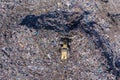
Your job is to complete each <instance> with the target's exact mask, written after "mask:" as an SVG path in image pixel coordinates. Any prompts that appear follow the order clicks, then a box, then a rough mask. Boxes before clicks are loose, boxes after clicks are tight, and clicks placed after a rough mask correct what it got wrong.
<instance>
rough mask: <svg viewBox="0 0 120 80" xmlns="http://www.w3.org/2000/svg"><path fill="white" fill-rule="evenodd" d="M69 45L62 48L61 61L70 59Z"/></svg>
mask: <svg viewBox="0 0 120 80" xmlns="http://www.w3.org/2000/svg"><path fill="white" fill-rule="evenodd" d="M68 51H69V50H68V45H67V44H63V45H62V47H61V60H66V59H67V58H68Z"/></svg>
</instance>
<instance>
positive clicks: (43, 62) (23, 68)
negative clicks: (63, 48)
mask: <svg viewBox="0 0 120 80" xmlns="http://www.w3.org/2000/svg"><path fill="white" fill-rule="evenodd" d="M56 10H62V11H68V12H79V13H80V14H82V12H83V11H90V12H91V13H92V14H90V15H89V16H87V17H86V19H85V20H87V21H91V20H93V21H96V22H97V23H98V24H99V25H100V26H101V27H96V31H98V32H99V33H100V34H101V35H102V36H104V37H105V38H106V39H108V40H109V41H110V42H109V43H110V47H111V49H112V50H113V55H114V61H113V63H114V66H115V69H116V70H118V72H120V61H118V62H117V65H118V66H117V67H116V65H115V61H116V60H117V59H119V58H120V0H108V1H107V0H0V80H120V79H119V77H118V76H116V75H115V74H114V72H109V71H107V67H109V65H108V64H107V59H106V58H105V57H104V56H103V55H102V52H101V51H100V50H99V49H96V47H95V44H94V43H93V41H92V38H88V36H87V35H86V34H85V33H83V32H82V31H81V30H79V29H77V30H73V31H71V33H70V35H71V38H72V42H71V43H70V47H71V51H70V57H69V58H68V59H67V60H65V61H61V60H60V55H61V53H60V51H59V49H60V45H59V44H60V38H61V37H62V35H61V34H59V33H57V32H55V31H52V30H51V31H49V30H44V29H41V30H39V31H38V32H37V31H36V30H35V29H32V28H27V27H26V26H25V25H19V24H20V22H21V21H22V19H23V18H24V17H25V16H27V15H30V14H33V15H36V16H37V15H40V14H45V13H47V12H50V11H51V12H52V11H56ZM87 21H86V22H87ZM113 71H114V70H113Z"/></svg>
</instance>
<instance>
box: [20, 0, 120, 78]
mask: <svg viewBox="0 0 120 80" xmlns="http://www.w3.org/2000/svg"><path fill="white" fill-rule="evenodd" d="M104 1H105V2H107V0H104ZM89 14H91V13H90V12H88V11H84V12H83V13H82V14H79V13H70V12H65V11H54V12H49V13H46V14H42V15H40V16H35V15H28V16H26V17H25V18H24V19H23V20H22V22H21V23H20V25H26V26H27V27H28V28H34V29H42V28H43V29H46V30H54V31H55V32H60V33H63V32H65V33H69V32H70V31H71V30H75V29H80V30H82V31H83V32H84V33H86V35H89V36H90V37H89V38H93V42H94V43H95V45H96V48H97V49H99V50H100V51H101V52H102V55H103V56H104V57H105V58H106V59H107V64H108V66H109V67H108V71H109V72H111V73H113V74H114V75H116V76H120V69H116V67H117V68H120V62H119V61H118V60H116V62H115V66H114V63H113V60H114V59H113V58H114V55H113V53H114V52H113V51H112V48H111V47H110V42H109V40H107V39H105V38H104V37H103V36H101V35H100V33H99V32H97V31H96V30H95V25H96V26H100V25H98V24H97V22H95V21H89V22H85V21H84V17H85V16H86V15H89ZM108 16H111V15H110V14H108ZM62 40H65V41H66V42H69V39H68V38H62Z"/></svg>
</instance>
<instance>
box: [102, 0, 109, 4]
mask: <svg viewBox="0 0 120 80" xmlns="http://www.w3.org/2000/svg"><path fill="white" fill-rule="evenodd" d="M101 1H102V2H105V3H108V2H109V0H101Z"/></svg>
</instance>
